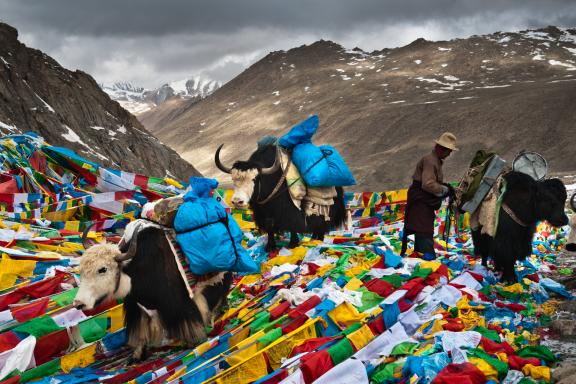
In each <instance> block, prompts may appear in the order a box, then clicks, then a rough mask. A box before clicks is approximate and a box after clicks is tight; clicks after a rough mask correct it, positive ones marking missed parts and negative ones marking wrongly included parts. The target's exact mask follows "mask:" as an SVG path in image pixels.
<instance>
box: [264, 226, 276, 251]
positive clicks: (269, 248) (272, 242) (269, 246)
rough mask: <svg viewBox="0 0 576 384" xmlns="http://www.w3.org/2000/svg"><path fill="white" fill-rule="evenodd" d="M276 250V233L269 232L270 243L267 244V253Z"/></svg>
mask: <svg viewBox="0 0 576 384" xmlns="http://www.w3.org/2000/svg"><path fill="white" fill-rule="evenodd" d="M275 249H276V239H275V238H274V231H272V230H270V231H268V243H266V252H270V251H273V250H275Z"/></svg>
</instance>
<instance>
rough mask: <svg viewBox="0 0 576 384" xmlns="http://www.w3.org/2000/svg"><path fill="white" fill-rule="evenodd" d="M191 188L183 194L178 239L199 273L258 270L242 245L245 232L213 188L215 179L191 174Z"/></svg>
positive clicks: (176, 227)
mask: <svg viewBox="0 0 576 384" xmlns="http://www.w3.org/2000/svg"><path fill="white" fill-rule="evenodd" d="M190 186H191V187H192V190H191V191H190V192H188V193H187V194H186V195H185V196H184V203H183V204H182V205H181V206H180V207H179V208H178V212H177V213H176V217H175V219H174V229H175V230H176V240H177V241H178V244H179V245H180V247H181V248H182V251H183V252H184V254H185V255H186V257H187V258H188V261H189V263H190V270H191V271H192V272H193V273H194V274H197V275H204V274H206V273H210V272H223V271H233V272H248V273H257V272H259V271H260V267H259V266H258V265H257V264H256V263H255V262H254V260H252V258H251V257H250V255H249V254H248V252H247V251H246V250H245V249H244V248H243V247H242V244H241V242H242V237H243V233H242V230H241V229H240V227H239V226H238V223H236V221H235V220H234V218H233V217H232V216H230V215H229V214H228V213H226V210H225V209H224V207H222V205H220V203H219V202H218V201H216V199H214V198H213V197H211V196H210V191H211V190H212V189H214V188H216V187H217V186H218V182H217V181H216V180H214V179H205V178H202V177H192V178H190Z"/></svg>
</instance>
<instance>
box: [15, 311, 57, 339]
mask: <svg viewBox="0 0 576 384" xmlns="http://www.w3.org/2000/svg"><path fill="white" fill-rule="evenodd" d="M61 329H63V328H60V327H59V326H58V325H57V324H56V323H55V322H54V320H52V318H51V317H50V316H40V317H36V318H34V319H32V320H30V321H27V322H25V323H23V324H21V325H19V326H17V327H16V328H14V329H13V331H14V332H22V333H27V334H30V335H32V336H34V337H36V338H38V337H41V336H44V335H47V334H49V333H52V332H56V331H59V330H61Z"/></svg>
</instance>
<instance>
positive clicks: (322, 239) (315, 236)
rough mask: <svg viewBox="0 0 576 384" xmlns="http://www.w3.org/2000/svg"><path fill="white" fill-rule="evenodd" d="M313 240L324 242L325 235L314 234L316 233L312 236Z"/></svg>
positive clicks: (320, 233)
mask: <svg viewBox="0 0 576 384" xmlns="http://www.w3.org/2000/svg"><path fill="white" fill-rule="evenodd" d="M312 239H316V240H320V241H324V233H322V232H314V233H313V234H312Z"/></svg>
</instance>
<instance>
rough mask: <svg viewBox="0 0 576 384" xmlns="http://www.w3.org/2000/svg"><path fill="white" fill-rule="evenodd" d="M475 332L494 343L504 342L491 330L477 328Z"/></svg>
mask: <svg viewBox="0 0 576 384" xmlns="http://www.w3.org/2000/svg"><path fill="white" fill-rule="evenodd" d="M473 330H474V331H476V332H478V333H479V334H481V335H482V336H484V337H485V338H487V339H490V340H492V341H495V342H497V343H500V342H502V340H500V335H499V334H498V332H497V331H494V330H491V329H486V328H484V327H480V326H478V327H475V328H474V329H473Z"/></svg>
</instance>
